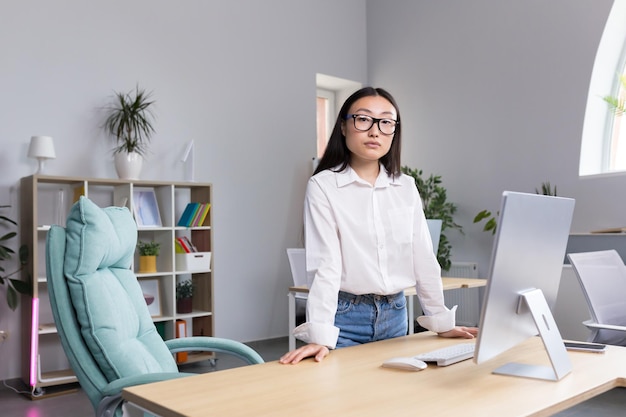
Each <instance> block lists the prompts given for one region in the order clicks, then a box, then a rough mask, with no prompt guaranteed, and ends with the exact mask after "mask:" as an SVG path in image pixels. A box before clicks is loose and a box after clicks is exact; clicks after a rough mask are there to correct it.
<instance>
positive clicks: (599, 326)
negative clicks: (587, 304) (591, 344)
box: [583, 320, 626, 332]
mask: <svg viewBox="0 0 626 417" xmlns="http://www.w3.org/2000/svg"><path fill="white" fill-rule="evenodd" d="M583 324H584V325H585V326H587V327H590V328H592V329H605V330H617V331H620V332H626V326H618V325H615V324H602V323H595V322H593V321H591V320H587V321H583Z"/></svg>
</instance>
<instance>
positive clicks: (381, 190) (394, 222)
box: [280, 87, 478, 364]
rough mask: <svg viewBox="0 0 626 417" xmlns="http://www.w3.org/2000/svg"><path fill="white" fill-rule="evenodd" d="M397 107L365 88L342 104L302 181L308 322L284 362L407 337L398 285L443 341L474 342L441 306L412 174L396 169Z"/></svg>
mask: <svg viewBox="0 0 626 417" xmlns="http://www.w3.org/2000/svg"><path fill="white" fill-rule="evenodd" d="M401 126H402V125H401V121H400V112H399V110H398V106H397V105H396V102H395V100H394V98H393V97H392V96H391V95H390V94H389V93H388V92H387V91H385V90H383V89H381V88H372V87H366V88H363V89H361V90H359V91H357V92H355V93H354V94H353V95H352V96H350V97H349V98H348V99H347V100H346V102H345V103H344V105H343V106H342V108H341V110H340V112H339V115H338V117H337V121H336V123H335V127H334V129H333V132H332V134H331V137H330V140H329V142H328V146H327V148H326V151H325V152H324V155H323V157H322V159H321V160H320V163H319V165H318V167H317V169H316V170H315V173H314V174H313V176H312V177H311V179H310V180H309V183H308V186H307V191H306V198H305V209H304V220H305V247H306V257H307V260H306V263H307V273H308V275H309V276H310V277H311V278H312V282H309V287H310V291H309V295H308V299H307V321H306V323H304V324H302V325H300V326H298V327H297V328H295V329H294V331H293V332H294V335H295V336H296V337H297V338H298V339H300V340H302V341H304V342H306V343H307V344H306V345H305V346H302V347H300V348H298V349H295V350H293V351H291V352H288V353H286V354H285V355H283V357H282V358H281V359H280V362H281V363H285V364H287V363H289V364H295V363H298V362H300V361H301V360H302V359H304V358H307V357H311V356H313V357H315V360H316V361H321V360H322V359H323V358H324V357H326V356H327V355H328V354H329V351H330V349H335V348H340V347H346V346H352V345H357V344H361V343H367V342H373V341H376V340H384V339H389V338H392V337H399V336H404V335H406V334H407V311H406V300H405V297H404V292H403V290H404V289H406V288H409V287H410V286H415V287H416V289H417V295H418V298H419V301H420V305H421V306H422V309H423V310H424V312H425V316H422V317H419V318H418V322H419V323H420V325H422V326H424V327H425V328H427V329H429V330H432V331H435V332H437V333H438V334H439V335H440V336H444V337H464V338H473V337H474V336H475V335H476V334H477V332H478V329H476V328H466V327H456V326H455V320H454V311H455V309H452V310H449V309H448V308H447V307H446V306H445V305H444V299H443V289H442V284H441V269H440V267H439V264H438V263H437V259H436V257H435V255H434V253H433V247H432V241H431V239H430V234H429V232H428V226H427V224H426V218H425V216H424V212H423V208H422V202H421V199H420V196H419V194H418V191H417V189H416V187H415V182H414V180H413V179H412V178H411V177H409V176H406V175H404V174H402V173H401V171H400V166H401V163H400V148H401Z"/></svg>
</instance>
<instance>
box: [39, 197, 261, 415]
mask: <svg viewBox="0 0 626 417" xmlns="http://www.w3.org/2000/svg"><path fill="white" fill-rule="evenodd" d="M136 242H137V226H136V224H135V221H134V220H133V217H132V215H131V214H130V212H129V211H128V210H127V209H126V208H120V207H108V208H104V209H101V208H99V207H98V206H96V205H95V204H94V203H93V202H92V201H90V200H89V199H88V198H86V197H81V198H80V200H79V201H78V202H77V203H75V204H74V206H73V207H72V209H71V211H70V214H69V216H68V219H67V226H66V228H62V227H60V226H52V228H51V229H50V231H49V232H48V236H47V238H46V268H47V269H46V270H47V277H48V292H49V295H50V304H51V307H52V313H53V316H54V321H55V323H56V326H57V329H58V334H59V336H60V338H61V343H62V345H63V349H64V350H65V353H66V355H67V357H68V360H69V362H70V365H71V367H72V369H73V370H74V372H75V373H76V376H77V378H78V382H79V383H80V385H81V387H82V388H83V390H84V391H85V393H86V394H87V396H88V397H89V400H90V401H91V403H92V404H93V406H94V409H95V410H96V416H98V417H100V416H121V414H122V399H121V391H122V389H123V388H124V387H128V386H133V385H139V384H145V383H149V382H155V381H162V380H167V379H173V378H180V377H185V376H189V375H193V374H185V373H180V372H179V371H178V367H177V366H176V362H175V360H174V358H173V355H172V354H173V353H175V352H182V351H188V350H193V351H211V352H222V353H228V354H232V355H235V356H237V357H239V358H241V359H242V360H244V361H245V362H247V363H249V364H257V363H263V359H262V358H261V356H259V354H258V353H256V352H255V351H254V350H253V349H251V348H249V347H248V346H246V345H244V344H243V343H239V342H235V341H232V340H226V339H221V338H215V337H189V338H178V339H172V340H167V341H163V339H162V338H161V336H160V335H159V333H157V331H156V328H155V326H154V323H153V322H152V318H151V317H150V313H149V312H148V307H147V306H146V302H145V300H144V297H143V294H142V291H141V287H140V286H139V283H138V282H137V278H136V276H135V275H134V273H133V271H131V270H130V266H131V263H132V260H133V254H134V251H135V245H136Z"/></svg>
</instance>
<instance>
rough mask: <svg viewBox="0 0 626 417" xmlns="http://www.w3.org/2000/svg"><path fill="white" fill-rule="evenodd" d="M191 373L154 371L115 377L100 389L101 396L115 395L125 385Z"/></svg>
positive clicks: (189, 374)
mask: <svg viewBox="0 0 626 417" xmlns="http://www.w3.org/2000/svg"><path fill="white" fill-rule="evenodd" d="M191 375H196V374H191V373H184V372H156V373H152V374H143V375H133V376H129V377H125V378H120V379H116V380H115V381H112V382H110V383H108V384H107V385H106V386H105V387H104V388H103V390H102V393H103V396H110V395H116V394H119V393H120V392H122V390H123V389H124V388H126V387H133V386H135V385H143V384H149V383H151V382H159V381H167V380H169V379H176V378H182V377H187V376H191Z"/></svg>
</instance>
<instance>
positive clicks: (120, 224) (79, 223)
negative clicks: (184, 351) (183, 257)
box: [64, 197, 178, 381]
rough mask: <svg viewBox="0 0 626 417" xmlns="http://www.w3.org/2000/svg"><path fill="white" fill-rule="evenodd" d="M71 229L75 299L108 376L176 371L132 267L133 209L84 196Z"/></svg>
mask: <svg viewBox="0 0 626 417" xmlns="http://www.w3.org/2000/svg"><path fill="white" fill-rule="evenodd" d="M66 231H67V238H66V256H65V264H64V271H65V275H66V279H67V282H68V287H69V291H70V296H71V299H72V304H73V305H74V309H75V310H76V316H77V319H78V322H79V324H80V327H81V333H82V336H83V338H84V339H85V343H86V344H87V346H88V347H89V350H90V351H91V353H92V355H93V357H94V358H95V360H96V361H97V362H98V365H99V366H100V368H101V369H102V371H103V373H104V374H105V375H106V377H107V379H108V380H109V381H113V380H116V379H119V378H121V377H127V376H132V375H138V374H144V373H152V372H177V371H178V369H177V366H176V363H175V361H174V359H173V357H172V354H171V353H170V352H169V350H168V349H167V347H166V345H165V343H164V342H163V340H162V339H161V336H160V335H159V334H158V333H157V331H156V328H155V326H154V323H153V322H152V318H151V317H150V313H149V312H148V307H147V305H146V303H145V300H144V297H143V294H142V291H141V287H140V286H139V283H138V282H137V278H136V276H135V274H134V272H133V271H132V270H131V269H130V268H131V265H132V261H133V257H134V252H135V246H136V243H137V226H136V224H135V221H134V219H133V217H132V215H131V214H130V212H129V210H128V209H127V208H125V207H107V208H100V207H98V206H97V205H96V204H94V203H93V202H92V201H91V200H89V199H88V198H86V197H81V198H80V200H79V201H78V202H76V203H75V204H74V206H73V207H72V209H71V211H70V214H69V216H68V219H67V226H66ZM131 352H132V353H131Z"/></svg>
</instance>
